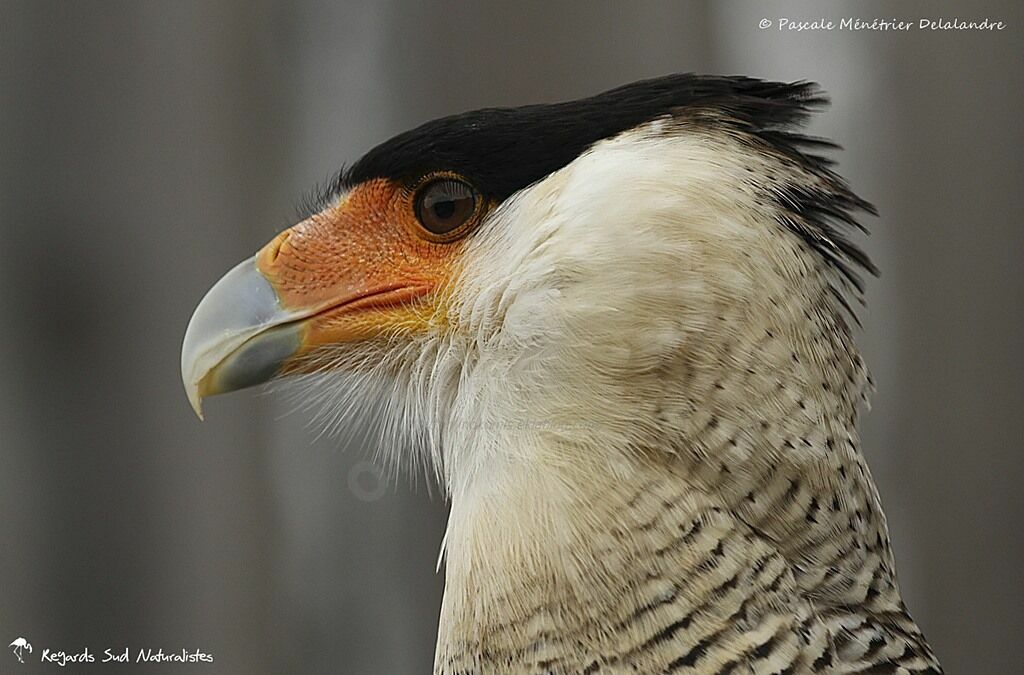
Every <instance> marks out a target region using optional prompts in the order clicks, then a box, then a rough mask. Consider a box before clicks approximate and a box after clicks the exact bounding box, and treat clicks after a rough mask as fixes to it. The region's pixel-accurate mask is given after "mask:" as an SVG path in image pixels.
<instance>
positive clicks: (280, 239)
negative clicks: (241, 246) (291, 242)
mask: <svg viewBox="0 0 1024 675" xmlns="http://www.w3.org/2000/svg"><path fill="white" fill-rule="evenodd" d="M290 234H291V230H285V231H284V232H282V233H281V234H279V235H277V237H276V238H275V239H274V241H272V242H270V250H268V251H267V259H268V260H269V261H270V262H272V263H273V262H276V261H277V257H278V256H279V255H280V254H281V247H282V246H283V245H284V242H285V240H286V239H288V236H289V235H290Z"/></svg>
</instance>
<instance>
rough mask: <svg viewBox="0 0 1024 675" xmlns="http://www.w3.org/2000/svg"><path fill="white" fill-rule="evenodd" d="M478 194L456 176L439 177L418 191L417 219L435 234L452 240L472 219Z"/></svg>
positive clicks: (428, 230)
mask: <svg viewBox="0 0 1024 675" xmlns="http://www.w3.org/2000/svg"><path fill="white" fill-rule="evenodd" d="M477 202H478V199H477V194H476V191H475V190H473V188H472V186H470V185H469V184H468V183H465V182H463V181H461V180H458V179H457V178H436V179H434V180H431V181H429V182H427V183H426V184H424V185H423V187H421V188H420V189H419V191H418V192H417V194H416V218H417V219H419V221H420V224H421V225H423V228H424V229H425V230H426V231H427V232H429V233H430V234H432V235H435V236H438V237H443V238H444V239H445V240H450V239H453V238H454V237H456V236H458V235H459V234H462V232H460V231H459V228H460V227H462V226H463V225H465V224H467V223H468V222H470V221H471V220H472V219H473V216H474V215H475V214H476V211H477Z"/></svg>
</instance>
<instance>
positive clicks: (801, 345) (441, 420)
mask: <svg viewBox="0 0 1024 675" xmlns="http://www.w3.org/2000/svg"><path fill="white" fill-rule="evenodd" d="M823 102H824V98H823V96H822V95H821V94H820V93H819V91H818V90H817V89H816V87H815V86H814V85H813V84H809V83H794V84H780V83H775V82H763V81H760V80H755V79H749V78H743V77H700V76H694V75H674V76H670V77H664V78H660V79H654V80H648V81H645V82H638V83H635V84H630V85H627V86H624V87H621V88H619V89H614V90H612V91H609V92H606V93H604V94H600V95H598V96H594V97H593V98H587V99H583V100H579V101H573V102H569V103H560V104H555V105H533V106H526V107H522V108H509V109H486V110H478V111H476V112H470V113H466V114H463V115H456V116H453V117H447V118H444V119H440V120H436V121H434V122H429V123H427V124H425V125H423V126H421V127H419V128H417V129H414V130H412V131H409V132H406V133H403V134H401V135H399V136H396V137H395V138H393V139H391V140H390V141H388V142H386V143H384V144H382V145H380V146H378V147H376V148H375V149H373V150H371V151H370V152H369V153H368V154H367V155H366V156H365V157H363V158H362V159H361V160H359V161H358V162H356V164H354V165H353V166H352V167H350V168H349V169H348V170H346V171H344V172H342V173H341V174H340V175H339V177H338V179H337V180H336V181H335V182H334V183H333V184H332V185H330V186H329V188H328V189H327V190H326V191H325V194H324V195H323V198H322V200H321V203H319V204H318V206H317V208H316V209H315V210H316V213H315V214H313V215H311V216H310V217H309V218H307V219H306V220H303V221H302V222H300V223H299V224H297V225H295V226H294V227H292V228H291V229H288V230H286V231H284V232H282V233H281V234H280V235H278V236H277V237H276V238H275V239H274V240H273V241H271V242H270V243H269V244H267V246H266V247H264V248H263V249H262V250H261V251H260V252H259V253H257V254H256V256H255V257H254V258H250V259H249V260H246V261H245V262H243V263H241V264H240V265H238V266H237V267H236V268H234V269H233V270H231V271H230V272H228V274H227V275H226V276H225V277H224V278H223V279H221V281H219V282H218V283H217V284H216V285H215V286H214V287H213V289H212V290H210V292H209V293H208V294H207V296H206V297H205V298H204V299H203V301H202V302H201V303H200V305H199V307H198V309H197V310H196V312H195V315H194V316H193V317H192V321H191V323H190V324H189V328H188V331H187V333H186V335H185V342H184V347H183V352H182V375H183V377H184V381H185V387H186V389H187V390H188V395H189V399H190V400H191V401H192V404H193V406H194V407H195V408H196V411H197V412H198V411H199V406H200V402H201V399H202V397H204V396H209V395H212V394H217V393H221V392H226V391H231V390H235V389H239V388H242V387H246V386H249V385H254V384H257V383H260V382H264V381H267V380H270V379H271V378H275V377H278V376H286V375H290V374H307V376H308V375H312V376H313V380H314V384H315V387H316V388H315V392H316V393H317V395H318V396H319V397H321V398H322V400H323V401H324V402H325V403H326V405H327V406H328V409H329V412H330V413H331V414H334V415H337V416H342V417H343V418H345V419H348V418H350V417H365V416H367V415H372V414H376V415H377V416H378V419H379V420H381V431H382V437H383V438H384V439H385V445H386V446H387V449H388V450H391V451H392V453H393V454H398V453H400V452H402V453H405V454H406V456H407V457H408V456H409V452H408V451H407V450H406V448H408V447H416V448H422V450H423V454H422V455H414V457H419V458H421V459H424V460H425V461H426V462H429V464H430V465H432V466H433V467H434V469H435V470H436V472H437V475H438V478H439V480H440V481H441V483H442V484H443V485H444V486H445V489H446V490H447V493H448V495H449V496H450V498H451V516H450V520H449V523H448V530H447V533H446V536H445V545H444V548H445V574H446V591H445V598H444V603H443V606H442V609H441V623H440V629H439V636H438V645H437V654H436V660H435V665H434V671H435V673H446V674H448V673H451V674H454V673H479V674H482V675H485V674H490V673H669V672H672V673H676V672H678V673H686V672H698V673H726V672H728V673H805V672H828V673H833V672H835V673H852V672H865V673H866V672H871V673H939V672H941V670H940V666H939V665H938V662H937V661H936V659H935V657H934V656H933V654H932V652H931V651H930V649H929V647H928V645H927V643H926V641H925V639H924V637H923V636H922V635H921V632H920V630H919V629H918V627H917V625H916V624H915V623H914V620H913V619H911V617H910V615H909V614H908V613H907V610H906V607H905V606H904V604H903V602H902V600H901V598H900V592H899V590H898V588H897V585H896V575H895V570H894V567H893V556H892V552H891V550H890V547H889V537H888V534H887V532H886V525H885V516H884V515H883V513H882V509H881V505H880V503H879V499H878V494H877V492H876V490H875V486H874V483H873V482H872V479H871V476H870V474H869V472H868V468H867V466H866V465H865V462H864V459H863V457H862V455H861V453H860V450H859V440H858V435H857V431H856V421H857V414H858V412H857V411H858V406H859V405H860V404H861V402H862V401H863V400H864V399H865V398H866V392H867V391H868V389H869V388H870V380H869V378H868V374H867V370H866V369H865V366H864V363H863V361H862V360H861V357H860V356H859V354H858V352H857V348H856V347H855V345H854V343H853V340H852V338H851V328H850V321H851V311H850V302H849V299H850V298H853V299H855V300H856V299H859V294H860V281H859V278H858V276H857V275H858V272H859V271H860V270H862V269H866V270H868V271H873V268H872V266H871V263H870V262H869V261H868V259H867V257H866V256H865V255H864V254H863V253H862V252H861V251H860V250H859V249H858V248H857V247H856V246H854V245H853V244H852V243H851V242H850V241H849V240H848V239H847V234H848V230H849V229H850V228H851V227H852V226H855V225H856V223H855V221H854V214H855V213H856V212H857V211H863V210H867V211H870V210H871V207H870V206H869V205H868V204H867V203H866V202H864V201H862V200H861V199H860V198H858V197H857V196H856V195H854V194H853V193H852V192H851V191H850V189H849V188H848V187H847V185H846V184H845V182H844V181H843V180H842V179H841V178H839V177H838V176H837V175H836V174H835V173H833V172H832V171H831V170H830V168H829V162H828V161H827V160H826V159H823V158H822V157H820V156H819V155H818V154H816V153H817V152H818V151H819V150H820V149H821V148H828V147H830V144H829V143H827V142H823V141H820V140H816V139H811V138H808V137H806V136H803V135H800V134H799V133H798V132H797V131H795V130H794V127H795V126H797V125H798V124H799V123H800V122H802V121H803V120H804V118H805V117H806V116H807V114H808V113H809V112H810V111H811V110H812V109H813V108H815V107H816V106H819V105H820V104H822V103H823Z"/></svg>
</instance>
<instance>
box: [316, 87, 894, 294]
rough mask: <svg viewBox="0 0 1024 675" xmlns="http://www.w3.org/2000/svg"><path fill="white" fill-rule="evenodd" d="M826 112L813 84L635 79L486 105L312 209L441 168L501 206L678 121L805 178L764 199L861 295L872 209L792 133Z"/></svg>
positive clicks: (364, 169) (400, 150) (339, 178)
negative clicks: (857, 237)
mask: <svg viewBox="0 0 1024 675" xmlns="http://www.w3.org/2000/svg"><path fill="white" fill-rule="evenodd" d="M827 103H828V99H827V98H826V97H825V96H824V94H823V93H822V92H821V90H820V89H819V88H818V87H817V85H815V84H814V83H812V82H792V83H781V82H770V81H765V80H759V79H754V78H749V77H739V76H735V77H727V76H706V75H695V74H692V73H687V74H677V75H668V76H665V77H659V78H655V79H650V80H643V81H640V82H634V83H631V84H627V85H624V86H621V87H618V88H616V89H612V90H609V91H606V92H604V93H601V94H597V95H596V96H591V97H589V98H583V99H579V100H576V101H567V102H564V103H554V104H541V105H527V106H522V107H518V108H485V109H482V110H475V111H472V112H467V113H462V114H459V115H452V116H450V117H444V118H441V119H437V120H433V121H431V122H427V123H426V124H423V125H421V126H419V127H416V128H415V129H412V130H410V131H406V132H404V133H402V134H399V135H398V136H395V137H394V138H392V139H390V140H388V141H386V142H384V143H382V144H380V145H378V146H377V147H375V148H373V149H372V150H370V151H369V152H368V153H366V155H365V156H363V158H362V159H360V160H359V161H358V162H356V163H355V164H354V165H352V166H351V167H350V168H348V169H347V170H343V171H341V172H339V173H338V174H337V175H336V176H335V177H333V178H332V179H331V180H330V182H329V183H328V184H327V185H326V186H324V188H323V189H322V190H321V191H320V193H319V195H317V196H316V197H315V198H314V200H315V201H317V202H318V203H320V204H325V203H328V202H329V201H330V200H331V199H333V198H334V197H336V196H337V195H339V194H340V193H342V192H344V191H345V190H346V189H348V188H351V187H352V186H354V185H357V184H359V183H362V182H364V181H367V180H370V179H373V178H388V179H391V180H394V181H398V182H402V183H407V184H412V183H414V182H416V181H418V180H419V179H420V178H421V177H423V176H425V175H427V174H429V173H433V172H437V171H450V172H455V173H458V174H460V175H463V176H465V177H466V178H467V179H469V180H470V181H471V182H472V183H473V184H474V185H475V186H476V188H477V189H478V190H480V191H481V193H483V194H484V195H485V196H486V197H488V198H490V199H493V200H495V201H496V202H501V201H504V200H505V199H507V198H508V197H509V196H510V195H512V194H513V193H515V192H516V191H518V190H521V189H523V188H525V187H527V186H529V185H531V184H533V183H535V182H537V181H539V180H541V179H543V178H544V177H545V176H547V175H548V174H550V173H552V172H553V171H556V170H558V169H560V168H562V167H564V166H566V165H567V164H569V163H570V162H572V161H573V160H574V159H576V158H577V157H578V156H579V155H580V154H581V153H583V152H585V151H586V150H587V149H588V148H590V147H591V146H592V145H593V144H594V143H596V142H598V141H601V140H603V139H606V138H611V137H613V136H615V135H617V134H619V133H621V132H623V131H626V130H629V129H632V128H634V127H636V126H638V125H641V124H643V123H645V122H649V121H652V120H655V119H658V118H665V117H673V118H682V117H685V118H687V119H688V120H690V121H691V122H692V123H694V124H701V125H705V126H708V127H714V128H720V129H728V130H731V131H734V132H738V135H739V136H741V137H745V138H748V139H750V140H751V141H752V142H755V143H758V144H760V145H762V146H764V147H767V148H770V149H771V150H772V151H774V152H775V153H777V154H779V155H781V156H782V157H784V158H786V159H787V160H789V161H792V162H794V163H796V164H798V165H799V166H801V167H802V168H803V169H804V170H805V171H806V172H809V173H810V174H811V175H813V176H814V177H815V179H816V180H815V184H814V185H792V186H786V187H784V188H781V189H776V190H775V191H774V192H773V194H772V195H771V197H772V198H773V199H774V200H775V201H776V203H778V204H779V205H780V206H782V207H784V209H785V213H786V214H787V215H786V216H785V217H784V218H783V219H782V221H783V224H784V225H786V226H787V227H788V228H790V229H791V230H793V231H794V232H795V233H797V234H798V235H799V236H800V237H801V238H802V239H803V240H804V241H805V242H806V243H807V244H808V245H810V246H811V247H812V248H813V249H814V250H816V251H818V252H820V253H821V254H822V255H823V256H824V257H825V258H826V259H827V260H829V261H830V262H831V263H832V264H833V265H835V266H836V268H837V269H838V270H840V272H842V274H843V275H844V276H845V277H846V278H847V279H848V280H849V281H850V282H851V283H852V284H853V285H854V286H856V287H857V288H858V289H860V288H861V287H862V284H861V281H860V279H859V277H858V276H857V274H856V272H855V271H854V268H857V267H860V268H863V269H866V270H868V271H869V272H872V273H877V271H876V269H875V267H874V266H873V265H872V264H871V261H870V260H869V259H868V258H867V256H866V255H865V254H864V253H863V251H861V250H860V249H859V248H857V247H856V246H855V245H854V244H852V243H851V242H850V241H849V240H848V239H847V238H846V234H845V233H846V231H847V230H848V229H849V228H850V227H860V226H859V225H858V224H857V221H856V219H855V217H854V214H855V213H856V212H857V211H858V210H862V211H867V212H869V213H874V209H873V208H872V207H871V205H870V204H868V203H867V202H865V201H864V200H862V199H860V198H859V197H857V196H856V195H855V194H854V193H853V192H852V191H851V190H850V189H849V187H848V186H847V185H846V183H845V182H844V181H843V180H842V179H841V178H840V177H839V176H838V175H836V174H835V173H834V172H833V171H832V170H831V168H830V166H831V161H830V160H829V159H828V158H826V157H824V156H822V155H820V154H818V153H819V152H820V151H822V150H829V149H832V148H835V147H836V146H835V145H834V144H832V143H831V142H829V141H827V140H823V139H817V138H813V137H810V136H806V135H804V134H801V133H800V132H799V131H797V129H798V127H799V126H800V125H801V124H802V123H803V122H804V121H805V120H806V118H807V116H808V115H809V114H810V113H811V112H813V111H814V110H815V109H817V108H820V107H821V106H824V105H825V104H827ZM861 229H863V228H861Z"/></svg>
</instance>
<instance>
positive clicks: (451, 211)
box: [434, 199, 455, 220]
mask: <svg viewBox="0 0 1024 675" xmlns="http://www.w3.org/2000/svg"><path fill="white" fill-rule="evenodd" d="M434 215H435V216H437V217H438V218H440V219H441V220H448V219H449V218H451V217H452V216H453V215H455V200H453V199H449V200H447V201H443V202H434Z"/></svg>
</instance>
